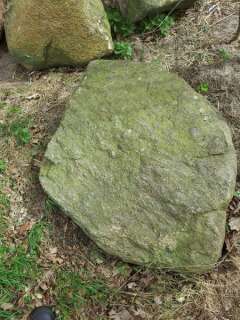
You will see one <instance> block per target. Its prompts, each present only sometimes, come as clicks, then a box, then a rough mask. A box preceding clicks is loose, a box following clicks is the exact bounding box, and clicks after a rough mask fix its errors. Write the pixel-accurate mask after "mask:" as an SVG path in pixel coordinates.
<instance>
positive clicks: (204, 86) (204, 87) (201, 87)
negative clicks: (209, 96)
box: [197, 82, 209, 93]
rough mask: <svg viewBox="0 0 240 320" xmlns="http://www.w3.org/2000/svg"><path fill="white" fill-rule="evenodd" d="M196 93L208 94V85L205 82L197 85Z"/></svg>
mask: <svg viewBox="0 0 240 320" xmlns="http://www.w3.org/2000/svg"><path fill="white" fill-rule="evenodd" d="M197 91H198V92H200V93H208V91H209V85H208V83H207V82H202V83H200V84H199V86H198V87H197Z"/></svg>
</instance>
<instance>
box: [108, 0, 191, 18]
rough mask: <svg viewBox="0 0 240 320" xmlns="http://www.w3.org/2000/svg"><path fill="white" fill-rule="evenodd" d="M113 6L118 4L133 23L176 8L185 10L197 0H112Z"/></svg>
mask: <svg viewBox="0 0 240 320" xmlns="http://www.w3.org/2000/svg"><path fill="white" fill-rule="evenodd" d="M110 2H111V4H113V5H116V2H117V3H118V6H119V8H120V9H121V11H122V13H123V15H125V16H126V17H128V18H129V19H130V20H131V21H139V20H141V19H143V18H145V17H146V16H147V15H151V14H155V13H159V12H167V11H169V10H171V9H173V8H174V11H176V9H184V8H188V7H190V6H191V5H193V3H194V2H196V0H183V1H181V3H180V2H179V0H117V1H116V0H110Z"/></svg>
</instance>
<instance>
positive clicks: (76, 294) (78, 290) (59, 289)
mask: <svg viewBox="0 0 240 320" xmlns="http://www.w3.org/2000/svg"><path fill="white" fill-rule="evenodd" d="M111 293H112V290H110V289H109V288H108V287H107V285H106V284H105V283H104V282H103V281H102V280H97V279H92V278H91V276H90V275H89V274H88V272H87V271H86V270H82V271H80V272H72V271H66V270H61V271H59V273H58V274H57V277H56V288H55V299H56V302H57V306H58V309H59V311H60V314H61V318H60V319H59V320H63V319H64V320H70V319H73V318H74V316H76V314H80V312H81V308H84V307H86V306H87V305H88V306H89V305H91V303H93V304H94V305H96V304H99V305H102V306H104V305H106V304H107V303H108V301H109V298H110V295H111Z"/></svg>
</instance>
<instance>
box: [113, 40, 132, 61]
mask: <svg viewBox="0 0 240 320" xmlns="http://www.w3.org/2000/svg"><path fill="white" fill-rule="evenodd" d="M114 54H115V56H116V57H118V58H120V59H132V57H133V47H132V45H131V44H130V43H128V42H115V43H114Z"/></svg>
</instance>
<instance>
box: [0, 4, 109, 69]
mask: <svg viewBox="0 0 240 320" xmlns="http://www.w3.org/2000/svg"><path fill="white" fill-rule="evenodd" d="M5 29H6V38H7V43H8V48H9V50H10V52H11V54H12V55H13V56H14V57H15V58H16V60H17V61H18V62H19V63H21V64H23V65H24V66H26V67H28V68H31V69H32V68H33V69H44V68H48V67H54V66H69V65H70V66H75V65H81V64H85V63H88V62H89V61H91V60H93V59H95V58H98V57H102V56H104V55H106V54H109V53H111V52H112V49H113V44H112V38H111V32H110V26H109V23H108V20H107V17H106V13H105V11H104V8H103V5H102V2H101V1H100V0H42V1H39V0H9V1H8V7H7V14H6V21H5Z"/></svg>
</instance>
